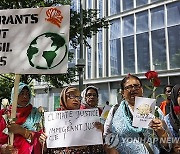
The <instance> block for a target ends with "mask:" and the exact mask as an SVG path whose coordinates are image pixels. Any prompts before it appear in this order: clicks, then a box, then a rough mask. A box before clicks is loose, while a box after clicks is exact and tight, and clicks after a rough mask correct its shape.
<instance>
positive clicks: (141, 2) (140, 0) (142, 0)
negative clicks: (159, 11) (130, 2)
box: [136, 0, 148, 6]
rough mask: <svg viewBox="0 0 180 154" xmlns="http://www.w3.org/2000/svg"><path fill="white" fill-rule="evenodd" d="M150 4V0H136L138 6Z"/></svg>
mask: <svg viewBox="0 0 180 154" xmlns="http://www.w3.org/2000/svg"><path fill="white" fill-rule="evenodd" d="M144 4H148V0H136V6H141V5H144Z"/></svg>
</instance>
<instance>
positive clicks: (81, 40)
mask: <svg viewBox="0 0 180 154" xmlns="http://www.w3.org/2000/svg"><path fill="white" fill-rule="evenodd" d="M80 24H81V26H80V28H81V31H80V57H79V58H80V60H82V59H83V9H82V0H80ZM78 69H79V90H80V92H81V91H82V90H83V66H79V68H78Z"/></svg>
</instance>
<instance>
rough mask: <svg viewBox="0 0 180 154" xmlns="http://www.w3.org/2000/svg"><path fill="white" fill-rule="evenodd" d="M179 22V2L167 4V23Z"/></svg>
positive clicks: (169, 24)
mask: <svg viewBox="0 0 180 154" xmlns="http://www.w3.org/2000/svg"><path fill="white" fill-rule="evenodd" d="M175 24H180V2H177V3H172V4H170V5H167V25H168V26H173V25H175Z"/></svg>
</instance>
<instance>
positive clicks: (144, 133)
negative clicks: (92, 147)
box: [104, 75, 169, 154]
mask: <svg viewBox="0 0 180 154" xmlns="http://www.w3.org/2000/svg"><path fill="white" fill-rule="evenodd" d="M121 90H122V91H121V92H122V96H123V100H122V102H121V103H120V105H119V107H118V108H117V110H116V111H115V110H114V109H113V108H112V109H111V110H110V112H109V115H108V118H107V120H106V122H105V127H104V130H105V132H104V134H105V143H106V144H107V145H108V146H109V148H115V149H116V150H117V151H118V152H119V153H130V154H151V153H152V154H153V153H154V154H159V153H160V145H162V147H167V148H169V145H168V144H167V142H166V139H167V137H168V134H167V133H166V131H165V129H164V128H163V123H162V121H161V120H160V119H158V118H156V119H153V120H152V121H151V123H150V124H149V125H150V127H151V128H152V129H145V128H140V127H134V126H132V120H133V112H134V104H135V97H136V96H138V97H142V96H143V88H142V83H141V80H140V79H139V78H138V77H136V76H134V75H128V76H126V77H125V78H124V79H123V80H122V82H121ZM158 112H159V115H160V118H161V119H162V118H163V114H162V112H161V111H160V109H158ZM153 130H154V131H153ZM159 139H163V141H164V142H159Z"/></svg>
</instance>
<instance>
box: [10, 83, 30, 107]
mask: <svg viewBox="0 0 180 154" xmlns="http://www.w3.org/2000/svg"><path fill="white" fill-rule="evenodd" d="M24 87H26V88H27V89H28V90H29V98H30V99H29V102H28V103H27V105H26V106H28V105H29V104H30V102H31V88H30V87H29V86H28V85H27V84H25V83H22V82H20V83H19V87H18V95H19V94H20V92H21V91H22V89H23V88H24ZM13 99H14V87H13V88H12V91H11V104H12V102H13ZM18 107H21V106H20V105H18Z"/></svg>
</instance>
